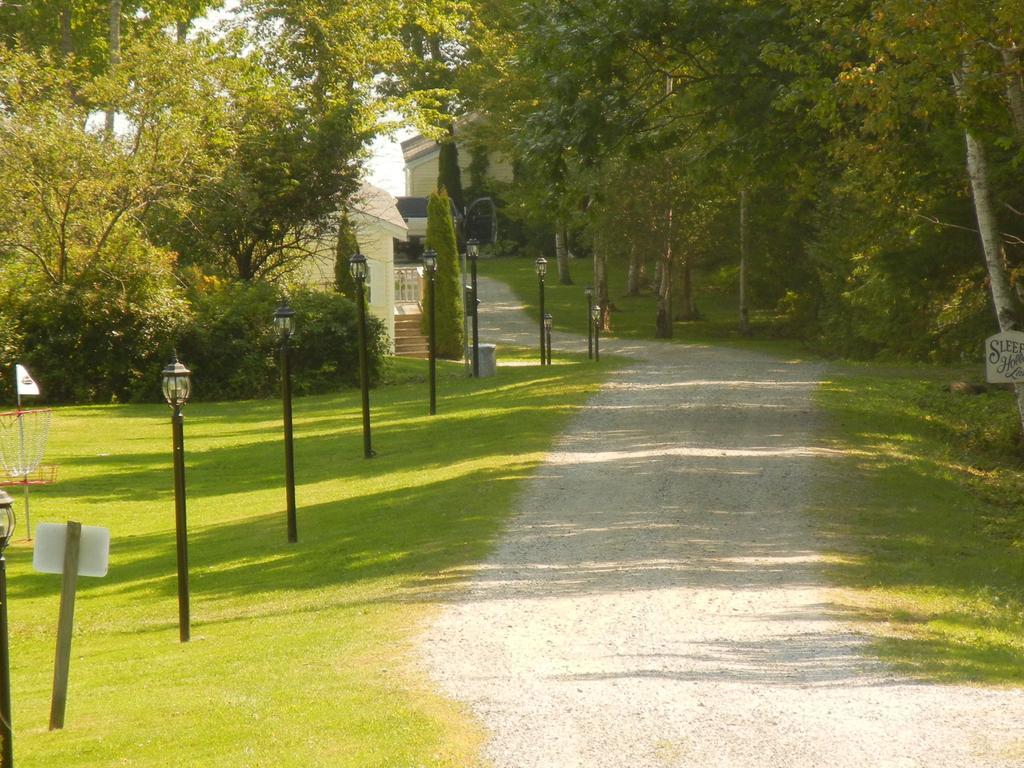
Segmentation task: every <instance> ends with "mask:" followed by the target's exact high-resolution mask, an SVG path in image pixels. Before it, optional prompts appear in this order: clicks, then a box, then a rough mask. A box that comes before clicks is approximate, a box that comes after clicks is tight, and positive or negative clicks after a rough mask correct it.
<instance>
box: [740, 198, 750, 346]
mask: <svg viewBox="0 0 1024 768" xmlns="http://www.w3.org/2000/svg"><path fill="white" fill-rule="evenodd" d="M749 205H750V202H749V199H748V195H747V190H746V188H744V189H741V190H740V333H742V334H743V335H744V336H749V335H750V309H749V307H748V306H747V292H748V291H747V257H748V255H749V254H748V250H749V240H750V215H749V213H750V211H749Z"/></svg>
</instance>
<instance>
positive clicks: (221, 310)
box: [178, 283, 387, 400]
mask: <svg viewBox="0 0 1024 768" xmlns="http://www.w3.org/2000/svg"><path fill="white" fill-rule="evenodd" d="M279 301H280V291H279V290H278V289H277V288H275V287H274V286H271V285H268V284H265V283H252V284H249V283H232V284H228V285H225V286H223V287H219V288H216V289H214V290H211V291H208V292H204V293H200V294H198V295H197V296H195V297H194V299H193V304H192V306H193V317H192V322H191V324H190V326H189V328H188V329H187V330H186V331H185V333H183V334H182V336H181V339H180V342H179V347H178V349H179V355H180V357H181V360H182V362H184V363H185V364H186V365H187V366H189V368H190V369H191V370H192V372H193V380H194V383H195V386H194V392H195V397H196V398H199V399H203V400H228V399H239V398H256V397H268V396H271V395H276V394H277V392H278V391H279V387H280V369H279V368H278V350H279V348H280V341H279V339H278V337H277V334H276V332H275V330H274V327H273V322H272V317H273V314H274V309H275V308H276V307H277V305H278V303H279ZM290 304H291V307H292V309H294V310H295V320H296V333H295V336H294V338H293V339H292V350H293V354H292V376H293V379H292V382H293V388H294V391H295V392H296V393H299V394H302V393H312V392H323V391H326V390H329V389H332V388H336V387H339V386H358V384H359V347H358V325H357V320H358V317H357V312H356V305H355V303H353V302H352V301H351V300H350V299H347V298H345V297H343V296H341V295H339V294H336V293H325V292H319V291H312V290H306V289H302V290H299V291H296V292H295V293H293V295H292V296H291V298H290ZM367 326H368V344H367V346H368V349H369V367H370V380H371V383H374V382H376V381H377V379H378V378H379V375H380V370H381V366H382V363H383V359H384V355H385V354H386V351H387V337H386V334H385V331H384V325H383V323H381V322H380V321H379V320H377V319H376V318H373V317H369V318H368V323H367Z"/></svg>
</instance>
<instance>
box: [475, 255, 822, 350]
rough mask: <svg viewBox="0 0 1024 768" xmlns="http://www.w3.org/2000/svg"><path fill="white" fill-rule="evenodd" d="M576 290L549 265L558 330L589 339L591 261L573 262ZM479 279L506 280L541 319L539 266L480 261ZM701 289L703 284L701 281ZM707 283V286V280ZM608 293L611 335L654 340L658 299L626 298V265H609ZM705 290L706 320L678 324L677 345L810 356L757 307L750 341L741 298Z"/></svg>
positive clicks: (548, 301) (547, 292)
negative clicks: (741, 320)
mask: <svg viewBox="0 0 1024 768" xmlns="http://www.w3.org/2000/svg"><path fill="white" fill-rule="evenodd" d="M570 273H571V275H572V278H573V280H574V282H575V284H574V285H560V284H559V283H558V271H557V267H556V265H555V264H554V262H553V261H552V262H549V263H548V275H547V277H546V278H545V284H544V310H545V312H548V313H550V314H551V317H552V321H553V324H554V326H555V327H556V328H557V329H559V330H562V331H567V332H570V333H578V334H580V335H581V336H586V334H587V298H586V295H585V294H584V289H585V288H586V286H587V285H589V284H590V283H591V281H592V267H591V263H590V261H588V260H579V261H573V262H571V267H570ZM479 274H481V275H486V276H488V277H493V278H495V279H498V280H501V281H502V282H505V283H507V284H508V285H510V286H511V287H512V289H513V290H514V291H515V292H516V295H517V296H519V298H520V299H522V300H523V302H524V304H526V308H527V311H528V312H529V313H530V314H532V315H533V316H534V317H537V316H538V315H539V309H538V304H539V293H540V291H539V287H538V280H537V273H536V271H535V266H534V262H533V261H532V260H530V259H526V258H514V257H503V258H496V259H481V260H480V261H479ZM697 279H698V285H700V281H701V280H702V279H703V278H701V277H700V276H698V278H697ZM705 282H706V281H705ZM608 286H609V289H608V293H609V300H610V301H611V303H612V313H611V332H610V333H609V334H608V335H610V336H614V337H617V338H623V339H652V338H654V319H655V315H656V311H657V304H658V300H657V296H655V294H654V293H653V292H652V291H650V290H645V291H643V292H641V294H640V295H639V296H628V295H627V294H626V289H625V286H626V273H625V265H623V264H620V263H618V262H612V263H611V264H609V266H608ZM707 288H708V287H707V286H705V287H704V290H702V291H701V292H700V293H699V295H698V299H697V304H698V307H699V309H700V311H701V314H702V315H703V319H701V320H694V321H685V322H684V321H682V320H677V321H675V322H674V323H673V328H672V330H673V341H678V342H682V343H687V344H715V345H723V346H744V347H748V348H751V349H759V350H761V351H764V352H768V353H774V354H778V355H783V356H787V357H792V356H794V355H796V356H806V353H805V352H804V351H803V349H802V346H801V345H800V344H799V343H798V342H796V341H794V340H792V339H786V338H782V337H781V336H780V330H779V328H780V325H779V318H777V317H776V316H775V315H774V314H773V313H771V312H768V311H765V310H759V309H757V308H754V309H753V311H752V313H751V328H752V330H753V333H752V335H751V336H749V337H748V336H743V335H742V334H741V333H740V332H739V321H738V317H739V311H738V309H737V308H736V307H737V301H738V299H737V298H736V296H734V295H732V294H730V293H723V292H721V291H719V290H708V289H707Z"/></svg>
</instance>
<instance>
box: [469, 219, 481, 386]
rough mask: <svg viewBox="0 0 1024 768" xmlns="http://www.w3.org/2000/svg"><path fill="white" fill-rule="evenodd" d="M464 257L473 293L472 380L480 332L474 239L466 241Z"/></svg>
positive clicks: (477, 372) (475, 375) (476, 374)
mask: <svg viewBox="0 0 1024 768" xmlns="http://www.w3.org/2000/svg"><path fill="white" fill-rule="evenodd" d="M466 256H467V257H468V258H469V284H470V286H471V289H470V290H471V291H472V293H473V300H472V303H471V304H470V312H471V313H472V316H473V378H474V379H477V378H479V377H480V332H479V327H478V325H477V310H478V309H479V307H480V299H479V297H478V296H477V289H476V260H477V257H479V256H480V243H478V242H477V240H476V238H470V239H469V240H467V241H466Z"/></svg>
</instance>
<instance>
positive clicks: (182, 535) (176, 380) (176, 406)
mask: <svg viewBox="0 0 1024 768" xmlns="http://www.w3.org/2000/svg"><path fill="white" fill-rule="evenodd" d="M162 377H163V382H162V384H163V391H164V399H165V400H167V404H168V405H169V406H171V409H172V412H173V413H172V415H171V433H172V437H173V443H174V530H175V536H176V540H177V553H178V635H179V637H180V639H181V642H183V643H187V642H188V640H189V638H190V637H191V628H190V626H189V605H188V603H189V593H188V528H187V526H186V520H185V429H184V424H185V418H184V416H182V415H181V409H182V408H184V407H185V403H187V402H188V398H189V396H190V395H191V394H192V372H191V371H190V370H189V369H188V368H186V367H185V366H184V365H182V364H181V363H180V362H178V358H177V357H175V358H174V360H173V361H172V362H171V363H170V364H169V365H168V366H167V367H166V368H164V370H163V374H162Z"/></svg>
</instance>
